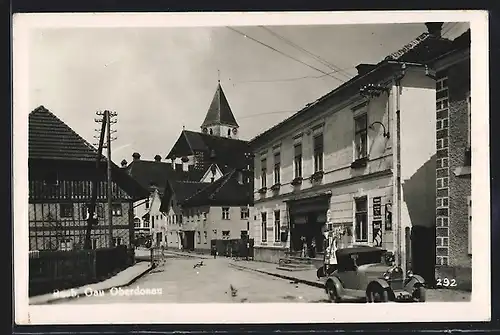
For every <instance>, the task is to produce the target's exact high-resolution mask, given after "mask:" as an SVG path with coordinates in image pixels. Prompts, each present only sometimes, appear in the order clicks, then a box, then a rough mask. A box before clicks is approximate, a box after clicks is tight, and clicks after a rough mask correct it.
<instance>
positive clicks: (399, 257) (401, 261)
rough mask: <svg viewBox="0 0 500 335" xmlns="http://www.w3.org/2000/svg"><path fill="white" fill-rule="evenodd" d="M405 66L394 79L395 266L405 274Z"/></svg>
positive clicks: (402, 66)
mask: <svg viewBox="0 0 500 335" xmlns="http://www.w3.org/2000/svg"><path fill="white" fill-rule="evenodd" d="M405 70H406V65H405V64H404V63H403V64H402V65H401V71H400V72H399V73H398V74H396V76H395V78H394V86H395V90H396V92H395V93H396V106H395V107H396V223H397V226H396V242H397V249H396V264H397V265H399V266H401V267H402V268H403V270H404V271H405V272H406V262H405V256H403V249H402V237H403V234H402V228H403V227H402V224H401V198H402V197H401V115H400V114H401V111H400V104H401V103H400V100H401V80H402V79H403V77H404V76H405Z"/></svg>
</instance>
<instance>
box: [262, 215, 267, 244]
mask: <svg viewBox="0 0 500 335" xmlns="http://www.w3.org/2000/svg"><path fill="white" fill-rule="evenodd" d="M261 218H262V223H261V225H262V226H261V230H262V232H261V234H262V235H261V241H262V242H266V241H267V214H266V212H264V213H261Z"/></svg>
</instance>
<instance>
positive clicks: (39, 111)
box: [28, 106, 105, 161]
mask: <svg viewBox="0 0 500 335" xmlns="http://www.w3.org/2000/svg"><path fill="white" fill-rule="evenodd" d="M28 128H29V129H28V156H29V158H36V159H37V158H40V159H62V160H84V161H95V159H96V157H97V150H96V149H95V148H94V147H93V146H92V145H90V144H89V143H88V142H87V141H85V140H84V139H83V138H82V137H81V136H80V135H78V134H77V133H76V132H75V131H74V130H73V129H71V128H70V127H69V126H68V125H67V124H65V123H64V122H63V121H61V120H60V119H59V118H58V117H56V116H55V115H54V114H52V113H51V112H50V111H49V110H47V109H46V108H45V107H44V106H40V107H38V108H36V109H35V110H33V111H32V112H31V113H30V115H29V124H28ZM103 160H105V158H104V157H103Z"/></svg>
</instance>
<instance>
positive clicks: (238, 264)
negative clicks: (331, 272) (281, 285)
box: [229, 260, 324, 288]
mask: <svg viewBox="0 0 500 335" xmlns="http://www.w3.org/2000/svg"><path fill="white" fill-rule="evenodd" d="M229 265H230V266H232V267H235V268H239V269H241V270H247V271H248V270H249V271H255V272H260V273H264V274H267V275H270V276H274V277H278V278H282V279H286V280H291V281H294V282H298V283H302V284H306V285H309V286H315V287H319V288H323V287H324V284H323V281H321V280H318V277H317V276H316V269H311V270H305V271H293V272H292V271H284V270H278V269H277V267H278V264H274V263H265V262H255V261H243V260H242V261H234V260H233V261H231V262H230V263H229Z"/></svg>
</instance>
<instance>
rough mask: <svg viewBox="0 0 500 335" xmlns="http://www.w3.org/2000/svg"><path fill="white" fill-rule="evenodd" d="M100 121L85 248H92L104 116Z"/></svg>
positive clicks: (104, 127) (104, 123)
mask: <svg viewBox="0 0 500 335" xmlns="http://www.w3.org/2000/svg"><path fill="white" fill-rule="evenodd" d="M96 121H99V120H98V119H96ZM101 122H102V126H101V133H100V137H99V146H98V148H97V158H96V173H95V175H94V179H93V180H92V194H91V199H90V206H89V208H88V211H89V217H88V219H87V231H86V234H85V245H84V248H85V249H87V250H89V249H92V243H91V240H90V238H91V235H92V226H93V225H94V224H95V222H96V221H97V220H96V218H94V214H95V212H96V202H97V185H98V183H99V166H100V162H101V156H102V147H103V145H104V133H105V131H106V117H103V118H102V120H101Z"/></svg>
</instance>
